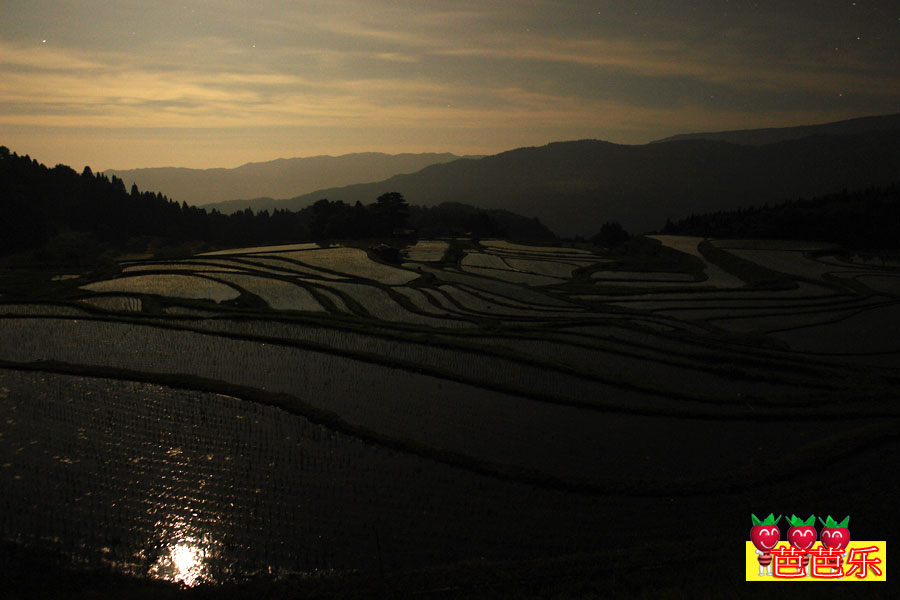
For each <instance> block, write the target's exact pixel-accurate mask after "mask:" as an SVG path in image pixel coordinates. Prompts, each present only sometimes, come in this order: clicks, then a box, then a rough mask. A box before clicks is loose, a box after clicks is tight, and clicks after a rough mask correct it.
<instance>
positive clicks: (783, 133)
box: [650, 113, 900, 146]
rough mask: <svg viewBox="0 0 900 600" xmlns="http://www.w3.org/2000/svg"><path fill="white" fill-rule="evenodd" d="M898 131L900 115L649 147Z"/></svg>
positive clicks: (700, 136)
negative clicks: (710, 141)
mask: <svg viewBox="0 0 900 600" xmlns="http://www.w3.org/2000/svg"><path fill="white" fill-rule="evenodd" d="M887 129H900V113H898V114H893V115H880V116H875V117H859V118H856V119H847V120H845V121H834V122H831V123H822V124H819V125H801V126H798V127H768V128H765V129H738V130H732V131H711V132H705V133H703V132H701V133H681V134H678V135H673V136H671V137H667V138H664V139H661V140H657V141H655V142H650V143H651V144H658V143H661V142H675V141H682V140H719V141H722V142H730V143H732V144H740V145H746V146H762V145H765V144H776V143H778V142H786V141H788V140H798V139H801V138H805V137H809V136H811V135H856V134H860V133H868V132H870V131H884V130H887Z"/></svg>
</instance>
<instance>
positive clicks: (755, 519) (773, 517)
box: [750, 513, 849, 525]
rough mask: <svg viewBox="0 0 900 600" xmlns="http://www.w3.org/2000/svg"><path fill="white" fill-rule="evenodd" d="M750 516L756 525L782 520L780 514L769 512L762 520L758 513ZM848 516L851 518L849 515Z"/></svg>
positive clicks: (772, 523)
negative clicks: (776, 515) (776, 516)
mask: <svg viewBox="0 0 900 600" xmlns="http://www.w3.org/2000/svg"><path fill="white" fill-rule="evenodd" d="M750 518H751V519H753V524H754V525H775V524H776V523H778V521H780V520H781V515H778V518H777V519H776V518H775V514H774V513H769V516H768V517H766V518H765V519H763V520H762V521H760V520H759V518H757V516H756V515H754V514H753V513H750ZM847 518H848V519H849V517H847Z"/></svg>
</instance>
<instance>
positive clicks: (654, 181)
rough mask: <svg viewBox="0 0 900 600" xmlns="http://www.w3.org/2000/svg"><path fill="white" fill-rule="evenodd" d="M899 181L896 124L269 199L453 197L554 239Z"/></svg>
mask: <svg viewBox="0 0 900 600" xmlns="http://www.w3.org/2000/svg"><path fill="white" fill-rule="evenodd" d="M898 181H900V130H889V131H874V132H870V133H865V134H858V135H850V136H825V135H815V136H810V137H807V138H803V139H799V140H789V141H785V142H779V143H776V144H768V145H763V146H742V145H737V144H730V143H728V142H722V141H714V140H702V139H698V140H684V141H672V142H664V143H658V144H646V145H640V146H624V145H618V144H611V143H608V142H600V141H596V140H583V141H576V142H558V143H553V144H549V145H547V146H542V147H539V148H520V149H517V150H512V151H509V152H504V153H502V154H498V155H495V156H488V157H485V158H481V159H478V160H472V159H460V160H456V161H453V162H451V163H446V164H441V165H432V166H429V167H426V168H425V169H423V170H421V171H419V172H417V173H413V174H408V175H397V176H394V177H391V178H389V179H387V180H385V181H381V182H377V183H367V184H357V185H351V186H346V187H341V188H332V189H325V190H318V191H316V192H313V193H310V194H305V195H301V196H298V197H295V198H292V199H289V200H282V201H280V202H277V203H275V205H274V206H275V207H278V208H282V209H284V208H287V209H292V210H296V209H298V208H302V207H304V206H308V205H309V204H311V203H313V202H315V201H316V200H319V199H321V198H328V199H330V200H342V201H344V202H347V203H355V202H356V201H360V202H363V203H367V202H371V201H372V199H374V198H377V197H378V196H379V195H380V194H382V193H384V192H386V191H392V192H400V193H401V194H403V195H404V196H405V197H406V198H407V200H408V201H409V202H410V203H412V204H424V205H435V204H440V203H442V202H448V201H460V202H465V203H467V204H472V205H474V206H478V207H480V208H490V209H493V208H501V209H506V210H511V211H514V212H516V213H518V214H522V215H525V216H531V217H538V218H539V219H540V220H541V221H542V222H543V223H544V224H545V225H547V226H548V227H550V229H551V230H553V231H554V232H555V233H557V234H558V235H593V234H595V233H597V232H598V231H599V229H600V227H601V226H602V225H603V223H605V222H606V221H609V220H616V221H619V222H620V223H621V224H622V225H624V226H625V227H626V228H627V229H628V230H630V231H633V232H642V231H648V230H654V229H659V228H660V227H662V226H663V224H664V223H665V221H666V219H667V218H672V219H676V218H682V217H686V216H688V215H690V214H693V213H703V212H714V211H718V210H726V209H734V208H738V207H746V206H753V205H761V204H764V203H767V202H782V201H784V200H791V199H796V198H798V197H810V196H816V195H822V194H827V193H832V192H835V191H840V190H842V189H849V190H855V189H862V188H865V187H869V186H876V185H879V186H880V185H889V184H892V183H894V182H898Z"/></svg>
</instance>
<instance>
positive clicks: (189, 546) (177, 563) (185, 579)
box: [149, 538, 209, 587]
mask: <svg viewBox="0 0 900 600" xmlns="http://www.w3.org/2000/svg"><path fill="white" fill-rule="evenodd" d="M162 550H163V552H162V554H161V555H160V557H159V559H158V560H157V561H156V564H154V565H153V567H152V568H151V569H150V573H149V574H150V576H151V577H155V578H157V579H164V580H166V581H172V582H175V583H181V584H183V585H186V586H188V587H193V586H195V585H197V584H199V583H202V582H204V581H207V579H208V577H209V570H208V568H207V554H208V552H207V549H206V548H205V547H204V546H203V544H201V543H199V542H198V541H197V540H194V539H191V538H187V539H184V540H180V541H177V542H174V543H172V544H171V545H170V546H166V547H164V548H163V549H162Z"/></svg>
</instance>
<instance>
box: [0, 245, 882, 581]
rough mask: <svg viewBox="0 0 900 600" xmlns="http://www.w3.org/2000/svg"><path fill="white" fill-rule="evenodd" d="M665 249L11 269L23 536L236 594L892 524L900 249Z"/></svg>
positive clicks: (4, 439)
mask: <svg viewBox="0 0 900 600" xmlns="http://www.w3.org/2000/svg"><path fill="white" fill-rule="evenodd" d="M646 243H647V244H650V245H651V248H653V249H654V252H650V253H645V254H644V255H642V258H641V259H640V260H641V261H643V262H638V261H636V260H634V259H631V258H629V257H624V258H623V257H622V256H620V255H617V254H616V253H613V252H606V251H602V250H595V249H591V248H587V247H585V248H577V247H566V246H546V247H538V246H527V245H520V244H512V243H509V242H504V241H501V240H495V241H484V242H482V243H477V242H474V241H471V240H428V241H420V242H418V243H417V244H414V245H412V246H410V247H409V248H407V249H405V250H404V251H403V253H402V257H401V260H400V262H386V261H384V260H383V259H381V258H379V257H378V255H376V254H375V253H374V252H367V251H366V250H365V249H362V248H350V247H331V248H320V247H319V246H317V245H314V244H297V245H290V246H276V247H268V248H266V247H260V248H245V249H233V250H228V251H221V252H217V253H209V254H207V255H203V256H196V257H193V258H192V259H188V260H183V261H138V262H129V263H124V264H122V265H120V267H119V270H118V271H116V272H108V273H104V274H102V275H100V274H91V273H84V274H82V276H81V277H66V278H60V277H58V275H59V274H58V273H48V275H47V277H46V278H45V279H46V281H45V282H44V284H43V287H41V290H40V293H39V294H37V293H36V294H33V295H31V296H29V295H28V294H24V293H22V292H15V293H9V292H7V291H6V290H2V291H0V293H3V295H2V296H0V508H2V510H0V538H2V540H3V542H4V543H7V544H13V545H15V546H17V547H22V548H32V549H36V550H41V551H44V550H46V551H52V552H57V553H61V554H62V555H64V556H66V557H68V560H70V562H71V568H74V569H89V568H95V567H102V568H105V569H111V570H112V571H113V572H117V573H122V574H125V575H127V576H129V577H135V578H139V579H158V580H164V581H171V582H177V583H179V584H181V585H184V586H194V585H200V584H205V585H210V586H214V585H218V584H222V583H227V582H234V581H245V580H255V579H259V578H275V579H285V578H286V579H290V578H303V577H309V576H310V574H317V576H319V575H322V574H325V575H326V576H335V577H340V576H342V575H341V574H347V573H385V572H388V573H390V572H401V571H406V570H411V569H419V568H432V567H437V566H440V565H447V564H456V563H460V562H465V561H473V560H474V561H488V562H491V561H524V560H549V559H558V558H559V557H571V556H575V555H578V556H590V555H592V554H594V553H602V552H609V551H611V549H612V550H616V549H620V550H621V551H622V552H623V553H627V552H628V551H629V549H630V550H634V549H635V548H649V549H650V550H649V551H650V552H651V553H652V552H653V550H652V549H653V548H656V547H660V548H661V547H663V545H664V544H666V543H672V542H673V541H675V540H680V539H683V538H684V536H685V535H686V534H685V531H686V530H689V531H690V534H687V537H688V538H689V539H693V540H695V541H697V540H708V539H713V540H717V541H716V543H720V542H721V540H722V539H724V538H726V537H728V536H730V535H731V532H735V533H734V535H735V536H739V537H736V538H735V539H737V540H743V539H744V537H745V535H746V531H745V530H746V529H747V527H749V525H747V526H746V527H745V525H746V523H745V521H746V520H747V518H746V517H747V516H748V515H749V513H750V512H752V511H754V510H755V511H761V510H766V511H774V512H775V513H779V512H785V511H789V510H794V508H793V507H796V510H807V511H809V510H813V511H819V510H820V508H819V507H822V508H821V509H822V510H832V511H838V512H842V514H843V513H846V512H850V513H852V514H854V515H858V516H859V521H860V522H861V523H860V527H861V528H863V530H864V528H865V527H866V525H865V522H866V521H867V520H870V521H871V520H876V519H877V520H881V519H882V518H888V519H891V518H894V519H895V517H890V516H888V514H889V513H890V509H889V506H891V502H892V500H891V498H896V493H897V490H896V489H895V488H896V485H895V484H892V483H883V484H882V483H878V482H880V481H881V477H882V475H881V474H882V473H883V469H882V467H880V466H879V465H880V464H883V461H884V460H893V458H896V457H897V456H898V454H900V443H898V436H897V431H898V427H897V425H898V424H900V408H898V404H897V397H896V396H897V393H898V390H900V345H898V343H897V341H896V340H898V339H900V336H898V335H897V334H898V333H900V312H898V311H900V296H898V293H897V290H898V285H900V271H898V270H897V269H896V268H895V267H892V266H890V265H888V266H879V267H876V266H875V264H874V263H871V262H870V263H866V264H861V263H859V262H858V261H856V262H854V261H853V260H850V259H845V258H843V257H842V256H841V255H840V253H839V249H835V248H830V247H824V246H817V245H801V244H791V243H786V242H762V241H758V240H757V241H740V240H729V241H715V240H713V241H710V240H702V239H699V238H679V237H675V236H657V239H655V240H653V241H647V242H646ZM728 253H731V254H728ZM723 256H724V257H725V258H724V259H723ZM748 265H750V266H748ZM760 273H763V274H765V277H762V278H761V276H760ZM13 275H15V274H14V273H13ZM13 275H10V274H9V273H7V274H5V276H6V277H11V276H13ZM761 281H762V283H761ZM10 289H13V287H10ZM892 457H893V458H892ZM837 479H839V481H837ZM891 486H893V487H891ZM862 489H869V490H871V493H870V494H868V495H866V496H865V497H864V498H863V497H861V496H862V494H859V496H857V497H853V496H852V494H854V493H857V492H858V491H859V490H862ZM854 490H855V491H854ZM826 492H827V494H829V495H833V494H835V493H845V494H848V495H851V497H852V500H853V501H852V502H851V503H849V504H847V505H846V506H847V508H846V509H844V508H843V506H844V504H841V505H840V510H838V508H831V507H832V506H835V504H833V503H832V504H828V502H829V501H828V500H827V499H823V498H822V496H823V494H824V493H826ZM831 502H833V500H832V501H831ZM797 503H799V504H801V505H802V506H799V507H797ZM826 506H827V508H826ZM816 514H818V512H817V513H816ZM856 518H857V517H856V516H854V519H856ZM714 522H719V523H721V524H722V527H721V528H716V527H712V526H710V523H714ZM873 531H874V525H873ZM873 535H875V534H874V533H873ZM869 539H881V538H878V537H874V538H872V537H870V538H869ZM714 550H715V549H714V548H712V547H710V549H709V550H708V552H710V553H712V552H714ZM625 555H626V554H623V555H622V556H625ZM629 556H630V555H629ZM623 560H624V559H623Z"/></svg>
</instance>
